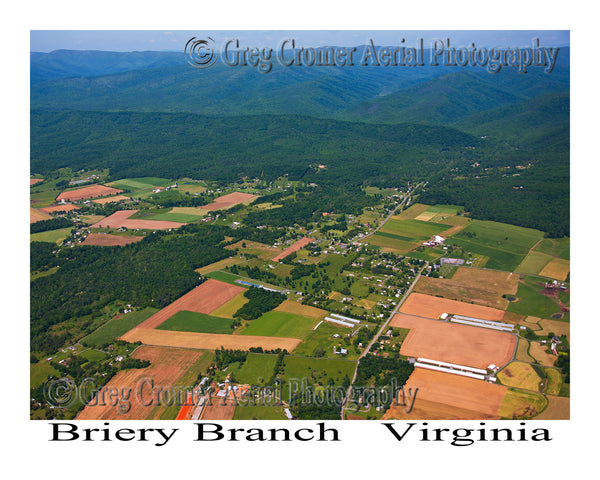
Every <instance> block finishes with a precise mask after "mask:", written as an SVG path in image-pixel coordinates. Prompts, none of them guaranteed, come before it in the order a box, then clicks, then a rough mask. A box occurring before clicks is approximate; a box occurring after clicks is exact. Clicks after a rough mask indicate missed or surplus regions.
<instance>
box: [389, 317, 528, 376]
mask: <svg viewBox="0 0 600 480" xmlns="http://www.w3.org/2000/svg"><path fill="white" fill-rule="evenodd" d="M390 326H392V327H400V328H408V329H410V332H409V333H408V335H407V337H406V339H405V340H404V342H403V343H402V347H401V348H400V353H401V354H402V355H406V356H409V357H423V358H429V359H433V360H441V361H443V362H450V363H457V364H459V365H467V366H470V367H476V368H487V366H488V365H490V364H491V363H494V364H496V365H498V366H503V365H506V364H507V363H508V362H509V361H510V360H511V359H512V356H513V353H514V350H515V347H516V344H517V339H516V337H515V336H514V335H511V334H510V333H506V332H499V331H496V330H489V329H486V328H479V327H471V326H468V325H458V324H455V323H448V322H440V321H438V320H429V319H427V318H419V317H413V316H410V315H403V314H398V315H396V316H394V318H393V319H392V321H391V323H390Z"/></svg>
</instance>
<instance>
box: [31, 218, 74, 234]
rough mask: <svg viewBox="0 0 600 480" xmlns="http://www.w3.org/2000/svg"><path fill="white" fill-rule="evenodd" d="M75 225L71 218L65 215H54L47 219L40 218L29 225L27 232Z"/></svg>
mask: <svg viewBox="0 0 600 480" xmlns="http://www.w3.org/2000/svg"><path fill="white" fill-rule="evenodd" d="M73 225H75V222H73V220H71V219H69V218H66V217H56V218H51V219H49V220H40V221H39V222H35V223H32V224H30V225H29V233H39V232H47V231H48V230H58V229H59V228H67V227H72V226H73Z"/></svg>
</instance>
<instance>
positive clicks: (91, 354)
mask: <svg viewBox="0 0 600 480" xmlns="http://www.w3.org/2000/svg"><path fill="white" fill-rule="evenodd" d="M77 356H78V357H83V358H86V359H87V360H88V361H99V360H104V359H105V358H106V353H103V352H100V351H98V350H94V349H91V348H90V349H89V350H85V351H83V352H81V353H80V354H79V355H77Z"/></svg>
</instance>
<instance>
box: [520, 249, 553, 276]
mask: <svg viewBox="0 0 600 480" xmlns="http://www.w3.org/2000/svg"><path fill="white" fill-rule="evenodd" d="M550 260H552V257H551V256H550V255H546V254H545V253H541V252H536V251H535V250H532V251H531V252H529V254H528V255H527V256H526V257H525V259H524V260H523V261H522V262H521V264H520V265H519V266H518V267H517V272H519V273H529V274H533V275H537V274H538V273H540V272H541V271H542V269H543V268H544V267H545V266H546V265H547V264H548V262H550Z"/></svg>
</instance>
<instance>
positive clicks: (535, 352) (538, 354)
mask: <svg viewBox="0 0 600 480" xmlns="http://www.w3.org/2000/svg"><path fill="white" fill-rule="evenodd" d="M530 343H531V346H530V347H529V354H530V355H531V356H532V357H533V358H535V359H536V360H537V361H538V362H539V363H541V364H542V365H545V366H547V367H553V366H554V362H556V359H557V358H558V357H556V356H554V355H552V354H551V353H546V348H548V346H547V345H542V344H541V343H540V342H530Z"/></svg>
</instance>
